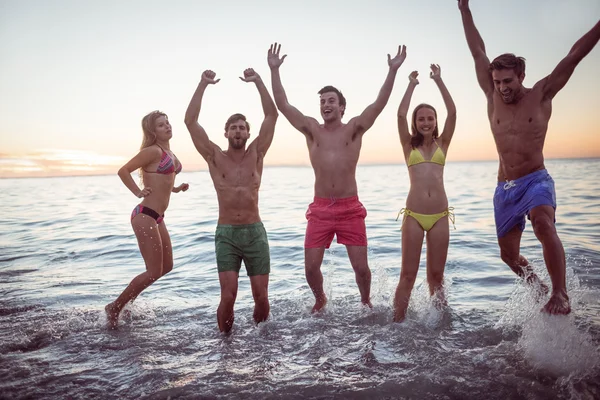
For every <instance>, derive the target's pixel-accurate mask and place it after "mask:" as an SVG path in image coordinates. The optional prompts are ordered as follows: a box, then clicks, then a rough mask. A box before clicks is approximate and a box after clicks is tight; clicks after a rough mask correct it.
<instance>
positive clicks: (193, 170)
mask: <svg viewBox="0 0 600 400" xmlns="http://www.w3.org/2000/svg"><path fill="white" fill-rule="evenodd" d="M595 159H600V157H598V156H596V157H585V156H584V157H552V158H545V159H544V161H547V160H548V161H550V160H559V161H560V160H562V161H566V160H595ZM484 162H498V160H497V159H495V160H494V159H492V160H490V159H488V160H455V161H448V162H447V163H446V164H460V163H484ZM386 165H389V166H396V165H406V162H395V163H394V162H379V163H378V162H366V163H360V162H359V163H358V165H357V167H360V166H363V167H377V166H386ZM263 168H312V166H311V165H310V164H266V165H264V167H263ZM203 171H207V172H208V168H200V169H192V170H189V171H186V172H203ZM110 175H116V172H114V173H107V172H99V173H86V174H74V175H69V174H66V175H38V176H0V179H39V178H75V177H90V176H110Z"/></svg>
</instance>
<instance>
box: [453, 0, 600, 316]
mask: <svg viewBox="0 0 600 400" xmlns="http://www.w3.org/2000/svg"><path fill="white" fill-rule="evenodd" d="M458 8H459V9H460V12H461V16H462V22H463V27H464V30H465V36H466V39H467V44H468V45H469V50H470V51H471V55H472V56H473V59H474V61H475V72H476V74H477V80H478V82H479V86H481V89H482V90H483V92H484V93H485V96H486V98H487V104H488V117H489V120H490V126H491V128H492V133H493V135H494V140H495V141H496V149H497V150H498V156H499V158H500V167H499V170H498V186H497V188H496V192H495V194H494V214H495V219H496V230H497V234H498V244H499V245H500V255H501V257H502V260H503V261H504V262H505V263H506V264H508V266H509V267H510V268H511V269H512V270H513V271H514V272H515V273H517V274H518V275H519V276H521V277H523V278H525V279H526V281H527V282H528V283H532V284H535V285H537V286H538V287H539V288H540V289H541V291H543V292H547V291H548V288H547V287H546V285H544V284H543V283H542V282H541V281H540V279H539V278H538V277H537V275H535V274H534V273H533V272H532V270H531V267H530V266H529V263H528V262H527V259H526V258H525V257H523V256H522V255H520V254H519V253H520V243H521V234H522V232H523V229H524V228H525V216H527V217H528V218H529V219H530V220H531V224H532V226H533V231H534V233H535V236H536V237H537V238H538V240H539V241H540V242H541V244H542V247H543V252H544V261H545V262H546V268H547V269H548V274H549V275H550V279H551V281H552V293H551V296H550V300H549V301H548V303H547V304H546V305H545V306H544V308H543V311H545V312H548V313H550V314H568V313H569V312H571V306H570V304H569V297H568V296H567V287H566V276H565V275H566V260H565V250H564V248H563V245H562V243H561V241H560V239H559V237H558V234H557V233H556V228H555V226H554V222H555V210H556V195H555V192H554V181H553V180H552V178H551V177H550V175H549V174H548V172H547V171H546V169H545V167H544V155H543V149H544V140H545V139H546V132H547V130H548V122H549V121H550V115H551V113H552V99H553V98H554V96H556V94H557V93H558V92H559V91H560V90H561V89H562V88H563V87H564V86H565V85H566V83H567V81H568V80H569V78H570V77H571V74H573V71H574V70H575V67H576V66H577V65H578V64H579V62H580V61H581V60H582V59H583V58H584V57H585V56H586V55H587V54H588V53H589V52H590V51H592V49H593V48H594V46H595V45H596V43H598V40H599V39H600V22H598V23H596V25H595V26H594V27H593V28H592V29H591V30H590V31H589V32H588V33H586V34H585V35H583V37H581V39H579V40H578V41H577V42H576V43H575V45H573V47H572V48H571V51H569V54H567V56H566V57H565V58H563V59H562V60H561V61H560V62H559V63H558V65H557V66H556V67H555V68H554V70H553V71H552V73H551V74H550V75H548V76H546V77H545V78H543V79H542V80H540V81H539V82H537V83H536V84H535V85H533V87H532V88H526V87H524V86H523V79H524V78H525V59H524V58H522V57H517V56H515V55H514V54H502V55H500V56H499V57H497V58H496V59H494V60H493V61H492V62H491V63H490V61H489V59H488V57H487V55H486V53H485V45H484V43H483V39H482V38H481V35H480V34H479V31H478V30H477V28H476V27H475V23H474V22H473V16H472V15H471V10H470V9H469V0H459V1H458Z"/></svg>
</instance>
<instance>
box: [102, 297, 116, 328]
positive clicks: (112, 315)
mask: <svg viewBox="0 0 600 400" xmlns="http://www.w3.org/2000/svg"><path fill="white" fill-rule="evenodd" d="M104 311H106V321H107V325H108V329H117V325H118V323H119V311H118V310H117V309H116V307H115V303H108V304H107V305H106V307H104Z"/></svg>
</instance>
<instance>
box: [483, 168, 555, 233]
mask: <svg viewBox="0 0 600 400" xmlns="http://www.w3.org/2000/svg"><path fill="white" fill-rule="evenodd" d="M543 205H548V206H552V207H553V208H554V209H555V210H556V192H555V191H554V180H553V179H552V177H551V176H550V174H549V173H548V171H546V170H545V169H541V170H539V171H535V172H532V173H531V174H528V175H525V176H522V177H520V178H518V179H515V180H513V181H507V182H498V186H497V187H496V191H495V192H494V218H495V220H496V234H497V235H498V237H499V238H501V237H503V236H505V235H506V234H507V233H508V232H509V231H510V230H511V229H512V228H513V227H514V226H515V225H519V229H521V232H522V231H523V230H525V216H526V215H527V218H529V213H530V212H531V209H532V208H535V207H538V206H543ZM555 222H556V221H555Z"/></svg>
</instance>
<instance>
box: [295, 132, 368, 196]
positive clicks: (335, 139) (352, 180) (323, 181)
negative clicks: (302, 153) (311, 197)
mask: <svg viewBox="0 0 600 400" xmlns="http://www.w3.org/2000/svg"><path fill="white" fill-rule="evenodd" d="M354 126H355V125H354V124H344V125H342V126H340V127H339V128H337V129H336V130H333V131H330V130H327V129H325V128H324V127H323V126H322V125H319V126H318V127H315V128H313V131H314V132H311V135H307V145H308V151H309V155H310V162H311V165H312V167H313V169H314V171H315V196H317V197H324V198H329V197H335V198H345V197H351V196H356V195H357V187H356V164H357V163H358V158H359V156H360V148H361V145H362V135H360V134H356V133H355V130H356V129H355V128H354Z"/></svg>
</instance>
